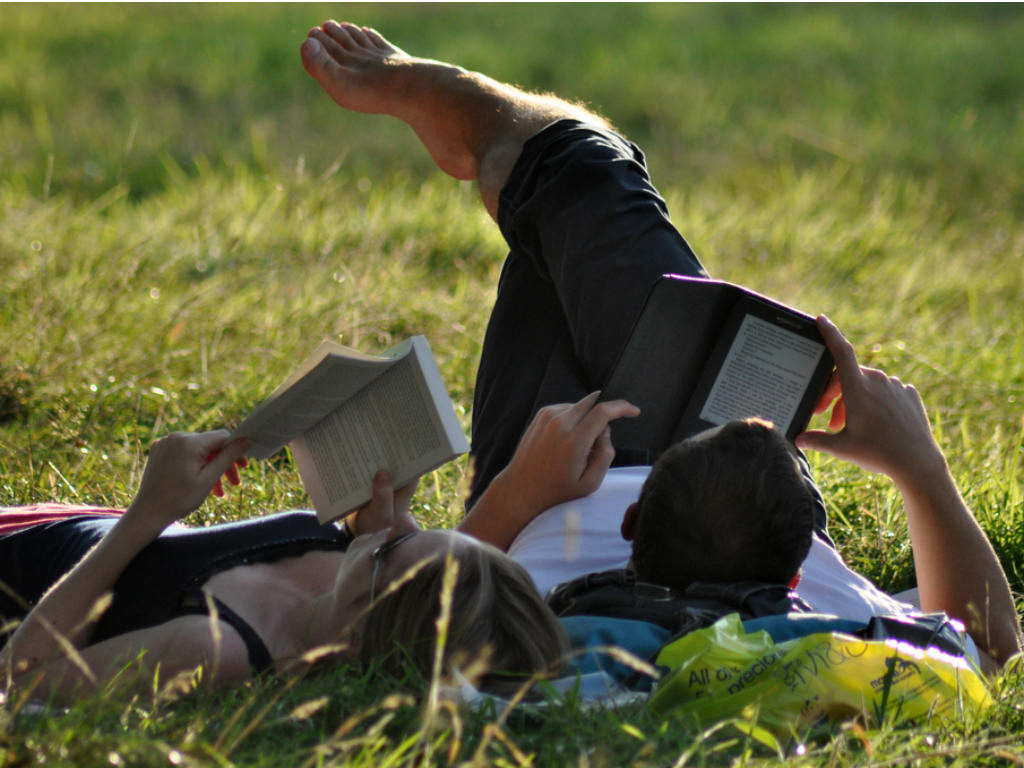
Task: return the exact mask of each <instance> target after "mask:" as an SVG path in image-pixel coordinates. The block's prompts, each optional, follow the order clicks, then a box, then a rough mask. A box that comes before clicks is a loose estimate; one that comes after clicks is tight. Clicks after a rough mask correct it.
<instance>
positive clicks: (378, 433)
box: [292, 355, 465, 519]
mask: <svg viewBox="0 0 1024 768" xmlns="http://www.w3.org/2000/svg"><path fill="white" fill-rule="evenodd" d="M448 407H449V409H450V408H451V406H450V405H449V406H448ZM460 434H461V433H460ZM464 441H465V438H464V437H462V442H463V443H464ZM292 449H293V454H294V456H295V461H296V464H297V466H298V468H299V473H300V474H301V475H302V480H303V484H304V485H305V486H306V490H307V491H308V492H309V495H310V498H311V499H312V501H313V504H314V506H315V507H316V509H317V512H318V513H319V514H320V516H321V519H330V518H331V517H334V516H337V515H340V514H342V513H344V512H347V511H349V510H351V509H353V508H355V507H356V506H359V505H361V504H364V503H365V502H366V501H368V500H369V499H370V496H371V493H372V482H371V481H372V478H373V475H374V474H375V473H376V472H377V471H378V470H380V469H387V470H388V471H389V472H390V473H391V475H392V479H393V481H394V483H395V485H396V487H397V486H399V485H402V484H403V483H405V482H408V481H409V480H411V479H412V478H413V477H416V476H418V475H419V474H421V473H422V472H425V471H427V470H428V469H432V468H433V467H436V466H438V465H439V464H441V463H443V462H444V461H446V460H448V459H449V458H452V457H453V456H454V455H456V454H457V453H460V452H462V450H465V449H464V448H463V447H461V446H458V447H453V446H452V445H451V443H450V442H449V440H448V439H447V437H446V433H445V430H444V428H443V426H442V424H441V422H440V419H439V418H438V414H437V407H436V406H435V404H434V402H433V400H432V398H431V394H430V392H429V389H428V388H427V386H426V385H425V383H424V382H423V379H422V378H421V376H420V375H419V371H418V369H417V364H416V360H415V358H414V356H412V355H410V356H408V357H406V358H404V359H402V360H401V361H400V362H398V363H396V364H394V365H393V366H392V367H390V368H389V369H388V370H387V371H385V372H384V373H382V374H381V375H380V376H379V377H378V378H377V380H376V381H374V383H373V385H372V386H370V387H367V388H365V389H363V390H362V391H360V392H359V393H357V394H356V395H355V396H354V397H352V398H351V399H350V400H348V401H347V402H345V403H344V404H343V405H342V406H340V407H339V408H337V409H335V410H334V411H333V412H332V413H331V414H330V415H328V416H327V417H325V418H324V419H322V420H321V421H320V422H319V423H318V424H317V425H316V426H314V427H313V428H311V429H309V430H308V431H306V433H305V434H304V435H303V436H302V438H301V439H300V440H297V441H295V442H294V443H293V446H292Z"/></svg>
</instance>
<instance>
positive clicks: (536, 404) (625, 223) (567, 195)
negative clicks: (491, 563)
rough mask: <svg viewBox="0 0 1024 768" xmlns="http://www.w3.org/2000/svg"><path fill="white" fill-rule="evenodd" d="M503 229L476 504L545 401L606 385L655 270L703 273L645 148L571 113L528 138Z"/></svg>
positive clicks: (477, 449)
mask: <svg viewBox="0 0 1024 768" xmlns="http://www.w3.org/2000/svg"><path fill="white" fill-rule="evenodd" d="M498 226H499V227H500V228H501V231H502V234H503V235H504V236H505V240H506V241H507V242H508V244H509V248H510V253H509V255H508V258H507V260H506V262H505V265H504V267H503V269H502V273H501V278H500V281H499V283H498V295H497V299H496V301H495V305H494V309H493V311H492V314H491V319H490V323H489V325H488V328H487V333H486V336H485V337H484V346H483V352H482V355H481V359H480V368H479V371H478V374H477V383H476V391H475V395H474V401H473V448H472V450H473V455H474V461H475V476H474V481H473V485H472V491H471V496H470V500H469V505H472V503H473V502H474V501H475V500H476V498H478V496H479V494H480V493H482V492H483V490H484V489H485V488H486V487H487V485H488V484H489V483H490V482H491V480H492V479H493V478H494V476H495V475H496V474H497V473H498V472H500V471H501V470H502V468H504V466H505V465H506V464H507V463H508V461H509V459H510V458H511V457H512V454H513V452H514V451H515V448H516V445H517V444H518V441H519V438H520V436H521V435H522V433H523V431H524V429H525V428H526V426H527V425H528V424H529V422H530V419H531V418H532V417H533V415H534V414H535V413H536V412H537V410H538V409H540V408H541V407H543V406H545V405H548V404H551V403H557V402H571V401H575V400H578V399H579V398H581V397H582V396H583V395H585V394H586V393H588V392H591V391H593V390H595V389H598V388H600V387H601V386H602V384H603V383H604V381H605V379H606V378H607V376H608V374H609V373H610V372H611V369H612V366H613V365H614V363H615V360H616V359H617V358H618V355H619V351H620V350H621V348H622V346H623V344H624V343H625V341H626V340H627V338H628V336H629V332H630V330H631V328H632V327H633V323H634V322H635V320H636V318H637V316H638V315H639V313H640V310H641V309H642V307H643V304H644V300H645V299H646V298H647V294H648V292H649V291H650V289H651V287H652V286H653V285H654V283H655V281H656V280H657V279H658V277H660V276H661V275H663V274H665V273H675V274H682V275H690V276H700V277H706V276H707V273H706V272H705V270H704V268H703V266H702V265H701V263H700V261H699V260H698V259H697V256H696V255H695V254H694V252H693V250H692V249H691V248H690V246H689V245H688V244H687V242H686V241H685V240H684V239H683V237H682V236H681V235H680V234H679V232H678V231H677V230H676V229H675V227H673V226H672V224H671V222H670V221H669V219H668V211H667V207H666V205H665V202H664V201H663V200H662V199H661V197H660V196H659V195H658V192H657V190H656V189H655V188H654V186H653V184H652V183H651V180H650V178H649V176H648V174H647V169H646V166H645V163H644V157H643V154H642V153H641V152H640V150H639V149H638V148H637V147H636V146H634V145H633V144H630V143H629V142H627V141H625V140H624V139H622V138H621V137H619V136H618V135H616V134H614V133H612V132H610V131H603V130H599V129H596V128H594V127H592V126H589V125H586V124H584V123H580V122H577V121H575V120H561V121H558V122H556V123H553V124H551V125H549V126H548V127H546V128H545V129H544V130H542V131H541V132H540V133H538V134H537V135H536V136H534V137H533V138H532V139H530V140H529V141H528V142H527V143H526V145H525V146H524V148H523V152H522V154H521V156H520V157H519V160H518V161H517V163H516V165H515V167H514V168H513V170H512V173H511V175H510V177H509V180H508V182H507V183H506V185H505V187H504V189H503V190H502V193H501V197H500V199H499V205H498Z"/></svg>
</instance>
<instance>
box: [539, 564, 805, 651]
mask: <svg viewBox="0 0 1024 768" xmlns="http://www.w3.org/2000/svg"><path fill="white" fill-rule="evenodd" d="M547 603H548V606H549V607H550V608H551V610H552V611H554V612H555V615H556V616H558V617H559V618H563V617H568V616H604V617H608V618H614V619H632V620H634V621H646V622H650V623H652V624H657V625H658V626H659V627H662V628H663V629H666V630H668V631H669V633H670V636H671V637H673V638H675V637H681V636H682V635H685V634H688V633H690V632H693V631H694V630H696V629H703V628H704V627H710V626H711V625H712V624H714V623H715V622H716V621H718V620H719V619H720V618H722V617H723V616H727V615H728V614H730V613H739V614H740V618H741V619H743V620H744V621H746V620H748V619H756V618H761V617H763V616H776V615H779V614H789V613H810V612H811V608H810V606H809V605H807V603H805V602H804V601H803V600H801V599H800V598H799V597H797V595H796V593H795V592H792V591H791V590H790V589H789V587H788V586H786V585H785V584H774V583H766V582H756V581H742V582H735V583H727V584H715V583H709V582H694V583H693V584H690V585H689V586H688V587H687V588H686V590H685V591H682V592H680V591H678V590H675V589H672V588H671V587H666V586H662V585H660V584H650V583H647V582H643V581H637V578H636V574H635V573H633V571H631V570H629V569H625V568H623V569H617V570H612V571H601V572H599V573H588V574H586V575H584V576H580V577H579V578H576V579H573V580H572V581H567V582H565V583H564V584H560V585H558V586H557V587H555V588H554V589H552V590H551V592H550V593H548V596H547Z"/></svg>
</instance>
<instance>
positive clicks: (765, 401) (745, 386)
mask: <svg viewBox="0 0 1024 768" xmlns="http://www.w3.org/2000/svg"><path fill="white" fill-rule="evenodd" d="M824 351H825V345H824V344H819V343H818V342H816V341H813V340H811V339H808V338H806V337H804V336H801V335H799V334H796V333H793V332H792V331H788V330H786V329H785V328H781V327H780V326H778V325H775V324H773V323H769V322H767V321H765V320H762V319H761V318H758V317H754V316H753V315H749V314H748V315H745V316H744V318H743V321H742V322H741V323H740V327H739V330H738V331H737V333H736V338H735V339H734V340H733V343H732V346H731V347H730V348H729V352H728V354H727V355H726V357H725V361H724V363H723V364H722V368H721V370H719V372H718V376H716V377H715V382H714V384H713V385H712V387H711V391H710V393H709V394H708V397H707V400H706V401H705V402H704V405H703V407H702V409H701V412H700V418H701V419H703V420H704V421H707V422H710V423H712V424H725V423H726V422H727V421H731V420H732V419H745V418H750V417H752V416H757V417H760V418H762V419H767V420H769V421H771V422H772V423H774V424H775V426H776V428H778V429H779V430H780V431H782V432H787V431H788V430H789V427H790V424H791V423H792V421H793V417H794V416H795V415H796V411H797V408H798V407H799V405H800V400H801V398H802V397H803V395H804V392H805V391H806V389H807V385H808V383H809V382H810V380H811V377H812V376H813V374H814V370H815V368H816V367H817V365H818V361H819V360H820V359H821V356H822V353H823V352H824Z"/></svg>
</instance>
